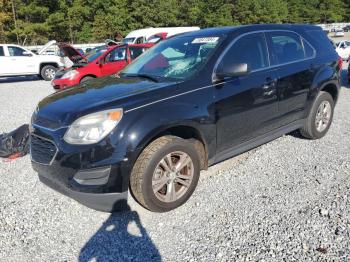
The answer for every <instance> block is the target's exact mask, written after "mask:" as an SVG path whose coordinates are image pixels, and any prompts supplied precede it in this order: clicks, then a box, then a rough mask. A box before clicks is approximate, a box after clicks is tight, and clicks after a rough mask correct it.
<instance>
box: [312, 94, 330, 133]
mask: <svg viewBox="0 0 350 262" xmlns="http://www.w3.org/2000/svg"><path fill="white" fill-rule="evenodd" d="M331 117H332V106H331V104H330V103H329V102H328V101H323V102H322V103H321V104H320V106H319V107H318V109H317V112H316V118H315V124H316V130H317V131H318V132H320V133H321V132H323V131H324V130H325V129H326V128H327V127H328V125H329V123H330V120H331Z"/></svg>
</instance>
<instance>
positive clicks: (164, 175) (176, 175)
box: [130, 136, 200, 212]
mask: <svg viewBox="0 0 350 262" xmlns="http://www.w3.org/2000/svg"><path fill="white" fill-rule="evenodd" d="M199 172H200V160H199V157H198V153H197V151H196V149H195V146H194V143H193V142H192V141H189V140H185V139H182V138H179V137H174V136H163V137H160V138H158V139H156V140H154V141H153V142H152V143H151V144H149V145H148V146H147V147H146V148H145V149H144V150H143V152H142V153H141V155H140V156H139V157H138V159H137V161H136V163H135V165H134V167H133V170H132V173H131V177H130V187H131V193H132V194H133V196H134V197H135V199H136V200H137V201H138V202H139V203H140V204H141V205H142V206H144V207H145V208H147V209H149V210H151V211H154V212H166V211H170V210H172V209H175V208H177V207H179V206H181V205H182V204H184V203H185V202H186V201H187V200H188V199H189V197H190V196H191V195H192V193H193V191H194V190H195V188H196V186H197V183H198V179H199Z"/></svg>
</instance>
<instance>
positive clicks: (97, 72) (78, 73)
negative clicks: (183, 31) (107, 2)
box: [51, 44, 153, 89]
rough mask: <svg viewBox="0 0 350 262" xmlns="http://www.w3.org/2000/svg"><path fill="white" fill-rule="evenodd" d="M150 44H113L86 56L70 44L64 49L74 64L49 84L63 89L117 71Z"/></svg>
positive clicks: (61, 71) (63, 70)
mask: <svg viewBox="0 0 350 262" xmlns="http://www.w3.org/2000/svg"><path fill="white" fill-rule="evenodd" d="M152 46H153V45H152V44H139V45H136V44H132V45H125V44H123V45H119V46H117V45H114V46H111V47H110V48H109V49H107V51H103V49H102V50H99V51H96V52H92V53H89V55H87V56H86V57H85V56H83V55H81V54H80V53H79V52H78V51H77V50H75V49H74V48H72V47H70V46H66V48H65V49H64V50H65V52H66V53H69V54H70V56H69V57H70V59H71V60H72V61H75V64H74V65H73V66H72V67H70V68H65V69H62V70H60V71H58V72H57V73H56V76H55V78H54V80H52V82H51V84H52V86H53V88H55V89H65V88H67V87H71V86H75V85H77V84H79V83H83V82H86V81H89V80H91V79H94V78H98V77H102V76H107V75H111V74H115V73H118V72H119V71H120V70H122V69H123V68H124V67H125V66H126V65H128V64H129V63H130V62H131V61H133V60H134V59H136V58H137V57H138V56H139V55H141V54H142V53H143V52H145V51H146V50H147V49H148V48H150V47H152Z"/></svg>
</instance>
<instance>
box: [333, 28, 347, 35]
mask: <svg viewBox="0 0 350 262" xmlns="http://www.w3.org/2000/svg"><path fill="white" fill-rule="evenodd" d="M333 36H334V37H343V36H345V34H344V30H343V29H337V30H335V31H334V34H333Z"/></svg>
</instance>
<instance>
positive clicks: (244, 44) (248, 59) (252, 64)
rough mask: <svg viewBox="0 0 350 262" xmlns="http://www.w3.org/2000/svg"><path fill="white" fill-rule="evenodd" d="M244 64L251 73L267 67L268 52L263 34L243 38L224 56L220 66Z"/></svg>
mask: <svg viewBox="0 0 350 262" xmlns="http://www.w3.org/2000/svg"><path fill="white" fill-rule="evenodd" d="M241 63H245V64H247V65H248V70H250V71H253V70H257V69H261V68H265V67H268V66H269V60H268V51H267V45H266V41H265V37H264V34H263V33H253V34H248V35H246V36H243V37H242V38H240V39H239V40H237V42H236V43H234V44H233V45H232V46H231V48H230V49H229V50H228V52H227V53H226V54H225V56H224V58H223V60H222V61H221V63H220V66H223V67H226V66H230V65H232V64H241Z"/></svg>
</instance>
